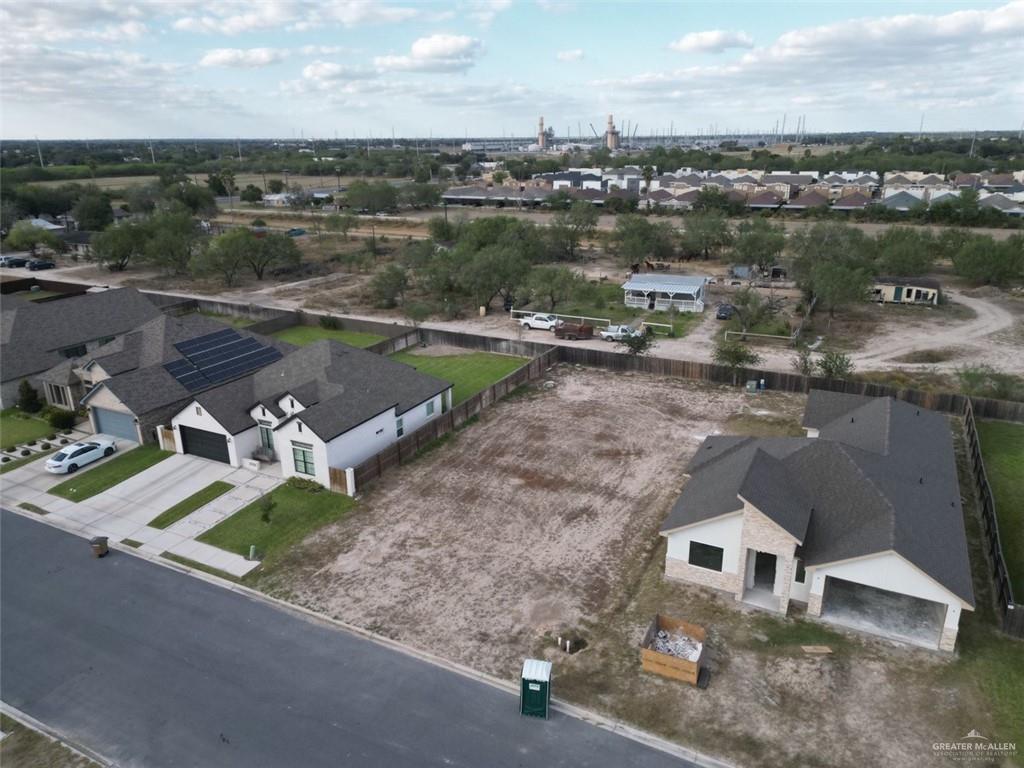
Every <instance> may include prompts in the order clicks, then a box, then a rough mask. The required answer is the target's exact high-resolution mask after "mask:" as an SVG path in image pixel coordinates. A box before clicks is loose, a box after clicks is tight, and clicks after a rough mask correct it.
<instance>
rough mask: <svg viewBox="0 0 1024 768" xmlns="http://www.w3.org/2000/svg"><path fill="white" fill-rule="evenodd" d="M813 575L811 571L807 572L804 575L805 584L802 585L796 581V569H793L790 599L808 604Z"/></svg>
mask: <svg viewBox="0 0 1024 768" xmlns="http://www.w3.org/2000/svg"><path fill="white" fill-rule="evenodd" d="M812 578H813V574H812V572H811V571H810V570H806V573H805V574H804V583H803V584H801V583H800V582H799V581H797V580H796V568H795V567H794V568H793V581H792V583H790V585H789V599H790V600H799V601H800V602H801V603H806V602H807V596H808V595H809V594H810V591H811V579H812Z"/></svg>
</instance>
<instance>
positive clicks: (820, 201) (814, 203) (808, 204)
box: [783, 189, 828, 208]
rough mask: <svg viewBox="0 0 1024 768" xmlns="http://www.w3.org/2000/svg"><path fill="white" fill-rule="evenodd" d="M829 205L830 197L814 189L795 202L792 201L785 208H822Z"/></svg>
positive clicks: (800, 196)
mask: <svg viewBox="0 0 1024 768" xmlns="http://www.w3.org/2000/svg"><path fill="white" fill-rule="evenodd" d="M827 205H828V197H827V196H825V195H823V194H821V192H818V191H817V190H814V189H809V190H807V191H806V192H804V193H803V194H801V195H799V196H797V198H796V199H795V200H792V201H790V202H788V203H786V205H784V206H783V207H784V208H820V207H822V206H827Z"/></svg>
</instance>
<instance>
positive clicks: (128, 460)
mask: <svg viewBox="0 0 1024 768" xmlns="http://www.w3.org/2000/svg"><path fill="white" fill-rule="evenodd" d="M173 455H174V453H173V452H172V451H162V450H160V449H159V448H157V447H156V446H155V445H143V446H140V447H138V448H133V449H132V450H130V451H128V452H127V453H123V454H121V455H120V456H117V457H115V458H113V459H110V460H109V461H108V462H106V463H105V464H101V465H100V466H98V467H95V468H92V469H90V468H89V467H88V466H86V467H85V468H83V469H80V470H79V471H78V472H76V473H75V474H73V475H71V477H69V478H68V479H67V480H65V481H64V482H63V483H61V484H60V485H56V486H54V487H53V488H51V489H50V491H49V492H50V493H52V494H53V495H55V496H61V497H63V498H65V499H68V500H69V501H83V500H84V499H88V498H90V497H92V496H95V495H96V494H97V493H103V491H105V490H107V489H108V488H113V487H114V486H115V485H117V484H118V483H122V482H124V481H125V480H127V479H128V478H129V477H133V476H134V475H137V474H139V472H142V471H143V470H146V469H149V468H150V467H152V466H153V465H154V464H159V463H160V462H161V461H163V460H164V459H169V458H170V457H171V456H173Z"/></svg>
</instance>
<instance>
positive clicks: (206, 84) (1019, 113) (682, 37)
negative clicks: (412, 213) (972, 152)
mask: <svg viewBox="0 0 1024 768" xmlns="http://www.w3.org/2000/svg"><path fill="white" fill-rule="evenodd" d="M0 25H2V26H3V28H4V30H5V42H4V45H3V46H2V49H0V99H2V105H0V136H2V137H3V138H4V139H17V138H21V139H24V138H32V137H33V136H38V137H39V138H40V139H61V138H63V139H87V138H93V139H100V138H142V137H153V138H165V137H175V138H188V137H200V138H202V137H209V138H235V137H241V138H249V137H261V138H266V137H280V138H291V137H292V136H295V137H298V136H300V135H304V136H306V137H320V138H333V137H334V136H335V135H337V136H338V137H339V138H352V137H353V136H355V137H360V138H362V137H366V136H368V135H371V134H372V135H373V136H375V137H379V138H385V137H390V136H391V133H392V129H393V130H394V134H395V135H396V136H399V137H407V138H411V137H423V138H426V137H427V136H429V135H431V134H432V135H433V136H448V137H453V136H462V135H465V134H467V133H468V134H469V135H476V136H483V135H488V136H502V135H509V136H519V137H525V136H530V135H534V134H535V133H536V127H537V119H538V117H540V116H542V115H543V116H544V118H545V124H546V125H547V126H549V127H551V128H553V129H554V130H555V132H556V134H557V135H559V136H564V135H565V133H566V131H567V130H568V131H569V132H570V133H571V134H572V135H573V136H575V135H577V134H578V132H579V131H580V130H582V132H583V137H584V138H585V139H586V138H587V137H591V138H592V136H593V134H592V133H591V131H590V127H589V124H590V123H593V124H594V127H595V128H596V129H597V132H598V133H601V132H603V126H604V124H605V121H606V119H607V115H608V114H609V113H613V114H614V115H615V122H616V125H617V126H618V127H619V128H620V129H621V128H623V127H624V125H623V124H624V122H625V121H626V120H629V121H630V122H631V124H632V125H634V126H638V128H639V134H640V135H649V134H652V133H659V134H660V133H667V132H669V130H670V128H674V131H675V133H676V134H683V133H687V134H691V133H694V132H696V131H703V132H705V133H706V132H707V131H708V130H709V128H710V127H711V126H717V129H718V131H719V132H726V131H766V130H769V129H771V128H772V127H773V126H774V125H775V123H776V121H777V120H781V119H782V116H783V114H788V122H787V133H790V134H791V133H792V132H793V131H794V130H795V127H796V120H797V117H798V116H799V115H806V121H807V124H806V130H807V132H809V133H815V132H822V131H825V132H842V131H858V130H870V131H905V132H916V131H917V130H918V129H919V127H920V124H921V123H920V121H921V119H922V116H923V118H924V130H925V132H940V131H965V132H967V131H973V130H996V129H998V130H1018V129H1020V127H1021V124H1022V122H1024V78H1022V77H1021V74H1020V73H1021V72H1022V71H1024V44H1022V41H1024V0H1015V2H1009V3H979V2H928V3H924V2H919V3H908V2H895V3H884V4H883V3H864V4H857V5H851V4H838V3H753V2H751V3H649V4H644V3H630V4H619V3H594V2H589V3H588V2H573V1H571V0H567V1H563V0H536V2H534V1H532V0H523V1H522V2H513V0H462V1H458V0H457V1H456V2H454V3H444V4H442V3H429V2H402V0H396V1H395V2H390V3H384V2H372V3H370V2H358V1H356V0H343V1H341V2H315V1H314V0H263V1H262V2H259V1H252V0H216V1H215V2H200V1H199V0H181V1H179V2H174V3H153V2H134V3H133V2H131V1H130V0H128V1H127V2H123V3H115V2H113V0H95V1H94V2H85V1H83V0H67V1H65V2H41V3H35V4H31V5H29V4H28V3H24V2H12V1H11V0H0Z"/></svg>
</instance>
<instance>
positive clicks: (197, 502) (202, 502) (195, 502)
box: [149, 480, 235, 528]
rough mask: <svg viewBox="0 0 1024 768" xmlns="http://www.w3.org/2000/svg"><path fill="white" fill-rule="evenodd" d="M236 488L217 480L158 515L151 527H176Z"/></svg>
mask: <svg viewBox="0 0 1024 768" xmlns="http://www.w3.org/2000/svg"><path fill="white" fill-rule="evenodd" d="M234 487H235V486H233V485H232V484H231V483H225V482H224V481H223V480H216V481H214V482H212V483H210V484H209V485H208V486H206V487H205V488H203V489H202V490H201V491H197V492H196V493H193V494H192V495H191V496H189V497H188V498H187V499H182V500H181V501H179V502H178V503H177V504H175V505H174V506H173V507H171V508H170V509H168V510H166V511H165V512H162V513H160V514H159V515H157V516H156V517H155V518H153V520H152V521H151V522H150V524H149V525H150V527H152V528H167V527H168V526H171V525H174V523H176V522H178V521H179V520H181V519H182V518H183V517H188V516H189V515H191V514H192V513H193V512H195V511H196V510H197V509H199V508H200V507H204V506H206V505H207V504H209V503H210V502H211V501H213V500H214V499H216V498H217V497H218V496H223V495H224V494H225V493H227V492H228V491H230V490H231V489H232V488H234Z"/></svg>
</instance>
